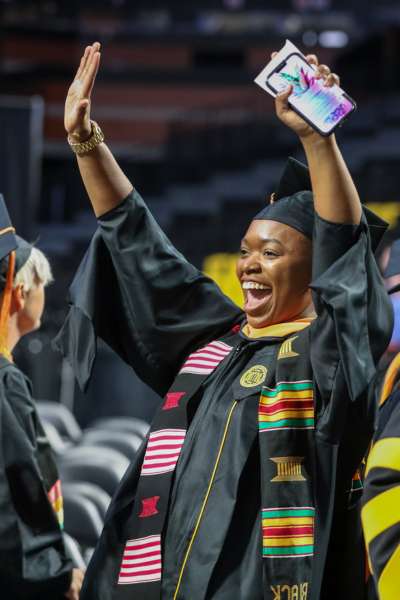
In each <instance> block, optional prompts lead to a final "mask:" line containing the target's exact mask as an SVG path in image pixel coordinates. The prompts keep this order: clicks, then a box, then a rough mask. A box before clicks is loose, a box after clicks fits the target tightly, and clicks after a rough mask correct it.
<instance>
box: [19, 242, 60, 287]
mask: <svg viewBox="0 0 400 600" xmlns="http://www.w3.org/2000/svg"><path fill="white" fill-rule="evenodd" d="M52 281H53V275H52V272H51V267H50V263H49V261H48V260H47V258H46V257H45V255H44V254H43V252H42V251H41V250H39V249H38V248H35V247H34V246H33V247H32V250H31V253H30V255H29V258H28V260H27V261H26V263H25V264H24V265H23V266H22V267H21V268H20V269H19V271H17V273H16V275H15V278H14V286H16V285H23V286H24V290H25V291H26V292H29V291H30V290H31V289H32V288H35V287H37V286H38V285H40V284H42V285H44V286H45V287H46V286H47V285H49V283H51V282H52Z"/></svg>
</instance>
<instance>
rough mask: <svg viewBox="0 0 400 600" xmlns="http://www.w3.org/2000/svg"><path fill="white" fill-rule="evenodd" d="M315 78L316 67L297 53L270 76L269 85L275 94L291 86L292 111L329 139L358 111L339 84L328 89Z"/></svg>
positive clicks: (289, 57) (290, 100)
mask: <svg viewBox="0 0 400 600" xmlns="http://www.w3.org/2000/svg"><path fill="white" fill-rule="evenodd" d="M315 76H316V69H315V68H314V67H313V65H310V64H309V63H308V62H307V61H306V59H305V58H304V57H303V56H302V55H301V54H299V53H297V52H294V53H292V54H290V55H289V56H288V57H287V58H286V59H285V60H284V61H283V62H281V63H280V64H279V65H278V66H277V67H276V68H275V69H274V70H273V71H272V73H270V74H269V75H268V77H267V81H266V84H267V86H268V87H269V88H270V89H271V90H272V91H273V92H274V93H275V94H279V92H282V91H283V90H284V89H286V87H287V86H288V84H291V85H292V86H293V92H292V93H291V95H290V96H289V100H288V102H289V105H290V106H291V108H293V110H294V111H296V112H297V113H298V114H299V115H300V116H301V117H302V118H303V119H304V120H305V121H306V122H307V123H308V124H309V125H311V127H313V128H314V129H315V130H316V131H318V133H320V134H321V135H324V136H328V135H330V134H331V133H333V131H334V130H335V129H336V127H338V126H339V125H341V124H342V123H343V121H344V119H346V118H347V117H348V116H349V115H350V114H351V113H352V112H353V111H354V110H355V109H356V103H355V102H354V100H353V99H352V98H350V96H348V95H347V94H346V93H345V92H344V91H343V90H342V88H340V87H339V86H338V85H336V84H335V85H333V86H332V87H325V86H324V83H323V80H322V79H316V78H315Z"/></svg>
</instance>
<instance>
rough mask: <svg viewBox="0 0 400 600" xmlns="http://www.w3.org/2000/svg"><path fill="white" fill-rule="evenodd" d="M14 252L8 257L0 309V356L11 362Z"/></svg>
mask: <svg viewBox="0 0 400 600" xmlns="http://www.w3.org/2000/svg"><path fill="white" fill-rule="evenodd" d="M14 271H15V250H13V251H12V252H11V253H10V255H9V260H8V270H7V279H6V286H5V288H4V292H3V300H2V302H1V309H0V354H2V355H3V356H5V357H6V358H7V359H8V360H10V361H12V354H11V352H10V350H9V348H8V322H9V318H10V306H11V296H12V290H13V283H14Z"/></svg>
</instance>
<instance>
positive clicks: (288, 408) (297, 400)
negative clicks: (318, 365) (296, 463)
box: [258, 380, 314, 432]
mask: <svg viewBox="0 0 400 600" xmlns="http://www.w3.org/2000/svg"><path fill="white" fill-rule="evenodd" d="M258 423H259V428H260V431H261V432H265V431H276V430H280V429H313V428H314V391H313V384H312V381H310V380H303V381H280V382H279V383H277V384H276V386H275V387H273V388H270V387H264V388H263V389H262V391H261V396H260V403H259V408H258Z"/></svg>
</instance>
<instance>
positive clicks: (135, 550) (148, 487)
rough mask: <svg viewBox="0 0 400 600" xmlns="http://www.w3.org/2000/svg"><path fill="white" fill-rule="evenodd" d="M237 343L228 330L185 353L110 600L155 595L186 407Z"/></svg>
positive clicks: (153, 436) (150, 449)
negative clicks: (194, 349) (111, 599)
mask: <svg viewBox="0 0 400 600" xmlns="http://www.w3.org/2000/svg"><path fill="white" fill-rule="evenodd" d="M238 342H239V337H238V335H237V333H236V332H235V331H232V332H231V333H229V334H228V335H227V336H225V337H224V338H221V339H220V340H215V341H212V342H210V343H209V344H207V345H206V346H204V347H203V348H200V349H199V350H197V351H196V352H193V353H192V354H190V355H189V357H188V358H187V359H186V361H185V362H184V364H183V365H182V367H181V369H180V371H179V373H178V375H177V377H176V379H175V381H174V383H173V385H172V387H171V389H170V390H169V392H168V393H167V394H166V396H165V399H164V403H163V405H162V406H161V408H160V409H159V411H158V413H157V414H156V416H155V419H154V421H153V423H152V427H151V430H150V434H149V437H148V441H147V447H146V452H145V456H144V460H143V464H142V469H141V474H140V479H139V483H138V487H137V492H136V499H135V504H134V506H133V512H132V516H131V518H130V519H128V522H127V523H126V528H125V532H124V534H125V539H126V543H125V547H124V549H123V554H122V560H121V565H120V570H119V575H118V581H117V583H116V585H115V588H114V593H113V596H112V598H113V600H127V599H128V598H129V599H130V600H131V599H132V598H138V599H139V598H140V600H159V599H160V597H161V575H162V535H163V530H164V525H165V520H166V516H167V513H168V509H169V500H170V493H171V489H172V483H173V477H174V472H175V468H176V464H177V462H178V460H179V456H180V453H181V451H182V447H183V444H184V442H185V436H186V432H187V427H188V422H187V407H188V403H189V402H190V399H191V398H193V396H194V395H195V393H196V392H197V391H198V389H199V388H200V386H201V384H202V383H203V382H204V381H205V379H206V378H207V377H208V376H209V375H211V374H212V373H213V372H214V370H215V369H216V368H217V367H218V366H219V365H220V364H221V363H222V362H223V361H224V360H225V359H227V357H228V356H229V354H230V353H231V351H232V350H233V347H234V345H236V344H237V343H238Z"/></svg>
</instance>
